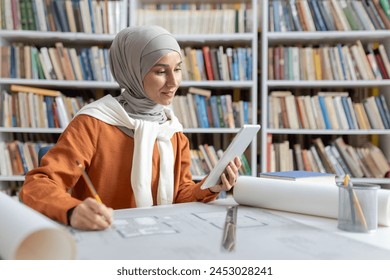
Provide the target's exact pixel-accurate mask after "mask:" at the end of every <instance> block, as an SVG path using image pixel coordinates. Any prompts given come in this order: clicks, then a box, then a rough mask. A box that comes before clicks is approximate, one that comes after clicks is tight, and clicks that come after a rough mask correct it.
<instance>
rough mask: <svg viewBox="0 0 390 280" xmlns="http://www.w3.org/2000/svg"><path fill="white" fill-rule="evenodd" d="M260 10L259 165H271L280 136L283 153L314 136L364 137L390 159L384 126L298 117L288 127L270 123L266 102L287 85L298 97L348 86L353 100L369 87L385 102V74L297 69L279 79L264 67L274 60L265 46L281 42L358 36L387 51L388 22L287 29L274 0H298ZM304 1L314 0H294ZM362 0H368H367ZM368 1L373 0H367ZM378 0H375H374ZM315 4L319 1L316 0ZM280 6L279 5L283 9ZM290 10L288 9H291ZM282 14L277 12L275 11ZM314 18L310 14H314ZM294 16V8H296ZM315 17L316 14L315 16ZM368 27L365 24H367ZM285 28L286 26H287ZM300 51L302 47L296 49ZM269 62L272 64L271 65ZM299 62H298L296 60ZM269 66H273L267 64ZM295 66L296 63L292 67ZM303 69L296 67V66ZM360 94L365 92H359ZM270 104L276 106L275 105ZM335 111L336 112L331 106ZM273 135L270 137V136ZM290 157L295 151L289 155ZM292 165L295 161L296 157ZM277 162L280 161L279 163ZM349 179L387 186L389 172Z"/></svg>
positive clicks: (320, 43) (309, 43)
mask: <svg viewBox="0 0 390 280" xmlns="http://www.w3.org/2000/svg"><path fill="white" fill-rule="evenodd" d="M261 2H262V3H261V11H262V15H261V16H262V22H261V26H262V28H261V45H260V46H259V49H261V51H260V52H259V56H260V61H261V63H260V65H259V68H260V71H261V74H260V77H261V78H260V84H261V86H260V91H259V92H260V97H259V99H260V101H259V103H260V104H261V125H262V129H261V141H260V155H261V171H262V172H266V171H267V170H269V169H270V168H274V166H270V158H271V156H270V155H271V154H272V153H271V152H270V147H271V145H270V143H271V141H272V144H276V143H277V142H279V143H281V142H283V141H289V142H287V147H284V149H285V150H284V151H285V156H286V157H288V154H289V153H290V154H291V155H292V154H294V152H295V150H294V144H297V143H299V144H301V149H303V148H305V149H310V147H311V146H312V145H313V139H316V138H319V139H321V140H322V141H323V143H324V145H330V144H331V143H333V141H334V140H335V139H337V138H339V137H342V138H343V139H344V140H345V141H346V142H347V143H348V141H350V142H349V143H350V144H351V145H355V147H357V146H358V145H360V144H361V143H359V142H361V141H363V140H365V138H368V140H369V141H370V142H373V143H377V144H378V146H379V148H380V149H381V150H382V151H383V153H384V155H385V159H386V160H387V161H390V145H389V143H390V142H389V140H390V130H389V129H388V128H387V129H386V128H377V127H375V126H372V127H374V128H372V127H371V128H368V129H362V128H360V127H357V128H354V129H352V128H351V127H342V126H340V127H338V128H337V129H336V128H334V127H332V126H331V127H328V128H326V129H325V128H318V127H316V128H312V127H306V128H304V127H303V124H302V123H300V126H299V127H295V128H290V127H288V126H284V127H285V128H284V127H283V126H279V127H275V126H274V123H273V122H272V119H271V117H270V115H272V108H273V107H270V100H273V97H272V98H270V96H271V92H273V91H290V92H291V93H292V94H293V96H294V97H295V98H296V99H295V100H297V99H298V98H297V96H300V95H303V96H304V95H310V96H311V97H313V96H314V95H316V94H317V93H318V92H331V91H333V92H335V91H347V92H348V95H349V96H350V97H351V98H352V99H353V100H354V102H357V101H356V100H357V99H358V97H359V95H360V94H361V93H362V92H364V94H367V93H368V95H371V94H372V93H374V92H375V93H376V94H379V95H382V96H383V97H384V100H385V103H386V104H387V106H389V104H390V80H389V79H381V80H377V79H367V78H366V79H364V78H362V77H361V78H359V77H358V79H355V80H351V79H349V80H348V79H343V78H340V79H334V78H333V79H329V78H328V79H326V78H322V79H319V78H317V77H315V76H314V78H313V76H311V77H312V78H308V77H305V78H302V73H298V75H297V76H295V79H294V78H291V79H290V77H291V76H288V77H287V78H280V77H278V79H277V78H276V77H275V76H272V74H270V70H269V68H270V67H271V66H270V63H273V61H274V56H270V54H269V50H270V49H272V48H275V47H278V46H283V47H285V48H288V47H300V48H301V49H302V48H305V47H311V48H312V49H315V48H317V49H320V48H322V47H324V46H328V47H329V46H330V47H332V46H337V44H341V45H342V46H348V47H350V46H352V45H354V44H356V42H357V41H360V42H361V43H362V45H363V47H364V50H365V51H367V50H368V45H369V44H372V43H376V44H383V46H384V47H385V49H386V54H387V56H389V55H390V31H389V28H388V26H387V28H386V27H385V28H383V29H379V28H374V29H366V30H365V28H364V27H360V29H359V28H355V29H353V28H352V29H351V28H345V29H341V30H322V31H319V30H321V29H319V28H320V27H319V25H316V24H318V23H317V22H316V24H315V26H316V27H317V29H316V27H314V29H313V27H312V29H309V28H308V27H307V29H306V30H305V29H302V30H301V31H295V29H291V28H289V27H288V26H286V24H290V27H291V25H293V24H294V23H293V20H291V21H288V20H286V19H281V18H278V20H277V21H275V16H276V17H277V16H278V15H276V14H275V13H274V9H279V8H277V7H279V4H281V3H282V4H283V3H288V5H287V6H286V5H284V4H283V5H281V6H282V7H285V8H286V9H287V10H288V9H290V12H287V14H289V13H291V8H290V4H291V3H293V4H294V5H295V4H296V7H297V6H298V4H297V2H298V1H287V2H286V1H271V0H270V1H261ZM299 2H301V3H300V4H299V5H301V4H302V2H306V4H307V5H308V7H313V6H311V5H313V3H311V2H313V1H311V0H309V1H299ZM315 2H320V1H315ZM322 2H323V1H322ZM325 2H328V3H329V4H330V5H332V4H333V3H331V2H338V3H336V4H339V5H341V8H343V7H344V6H343V5H352V4H351V3H352V2H365V1H325ZM366 2H367V3H368V2H370V1H366ZM371 2H373V1H371ZM378 2H379V1H378ZM315 5H319V3H316V4H315ZM282 10H283V9H282ZM312 10H313V9H312ZM291 14H292V13H291ZM279 15H281V14H279ZM313 18H314V19H315V16H313ZM298 19H299V14H298ZM317 21H318V20H317ZM276 22H278V23H280V25H278V26H276V25H275V24H276ZM367 28H368V27H367ZM288 30H290V31H288ZM300 54H301V53H300ZM283 62H284V63H285V64H287V63H288V61H287V60H286V59H285V60H284V61H283ZM272 66H273V65H272ZM301 68H302V64H301ZM271 69H272V67H271ZM296 69H297V68H296ZM299 71H302V70H301V69H298V72H299ZM308 71H312V72H316V70H315V69H314V68H310V69H309V70H308ZM363 99H364V98H363ZM274 110H275V109H274ZM336 113H337V114H338V112H337V111H336ZM271 139H272V140H271ZM286 149H287V150H288V149H290V151H289V152H288V151H286ZM293 158H294V160H295V158H296V157H295V155H294V156H293ZM295 164H296V165H297V163H295ZM279 167H280V165H279ZM352 180H353V181H354V182H368V183H376V184H380V185H382V186H386V185H389V184H390V179H389V178H383V177H381V178H376V177H374V176H370V177H366V176H364V177H361V176H355V177H354V178H352ZM338 181H341V178H340V177H339V178H338Z"/></svg>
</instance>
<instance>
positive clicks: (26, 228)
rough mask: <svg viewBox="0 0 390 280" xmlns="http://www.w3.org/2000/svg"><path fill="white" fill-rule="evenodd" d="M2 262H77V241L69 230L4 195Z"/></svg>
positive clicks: (0, 208) (0, 203) (1, 203)
mask: <svg viewBox="0 0 390 280" xmlns="http://www.w3.org/2000/svg"><path fill="white" fill-rule="evenodd" d="M0 229H1V230H0V258H2V259H6V260H32V259H36V260H52V259H59V260H68V259H75V258H76V254H77V247H76V241H75V239H74V237H73V236H72V235H71V234H70V232H69V231H68V230H67V229H66V228H65V226H63V225H60V224H58V223H56V222H54V221H53V220H51V219H49V218H47V217H46V216H44V215H42V214H41V213H39V212H37V211H35V210H33V209H32V208H30V207H28V206H26V205H24V204H22V203H20V202H19V201H17V200H16V199H14V198H11V197H10V196H8V195H6V194H4V193H1V192H0Z"/></svg>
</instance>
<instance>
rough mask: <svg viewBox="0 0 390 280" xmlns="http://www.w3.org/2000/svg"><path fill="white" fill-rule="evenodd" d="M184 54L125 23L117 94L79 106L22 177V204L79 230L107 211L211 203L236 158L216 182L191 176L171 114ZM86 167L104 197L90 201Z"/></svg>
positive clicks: (164, 34)
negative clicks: (207, 186) (208, 183)
mask: <svg viewBox="0 0 390 280" xmlns="http://www.w3.org/2000/svg"><path fill="white" fill-rule="evenodd" d="M181 65H182V58H181V54H180V47H179V44H178V43H177V41H176V40H175V38H174V37H173V36H172V35H171V34H170V33H169V32H168V31H166V30H165V29H163V28H161V27H158V26H141V27H129V28H126V29H124V30H122V31H121V32H119V33H118V34H117V36H116V37H115V39H114V41H113V43H112V45H111V47H110V68H111V72H112V75H113V77H114V78H115V80H116V81H117V82H118V84H119V86H120V88H121V89H122V93H121V94H120V95H119V96H118V97H112V96H111V95H107V96H105V97H103V98H101V99H99V100H97V101H95V102H93V103H91V104H88V105H87V106H85V107H83V108H82V109H81V110H80V111H79V112H78V114H77V115H76V117H75V118H74V119H73V120H72V121H71V122H70V124H69V125H68V126H67V128H66V129H65V130H64V132H63V133H62V134H61V136H60V137H59V139H58V141H57V143H56V144H55V145H54V146H53V148H51V149H50V151H49V152H48V153H47V154H46V155H45V156H44V157H43V158H42V161H41V166H40V167H38V168H36V169H34V170H32V171H30V172H29V173H28V174H27V175H26V179H25V183H24V185H23V187H22V189H21V193H20V198H21V199H22V201H23V202H24V203H25V204H26V205H28V206H30V207H32V208H34V209H35V210H37V211H39V212H41V213H43V214H45V215H46V216H48V217H50V218H52V219H54V220H57V221H59V222H62V223H64V224H69V225H71V226H72V227H74V228H78V229H85V230H102V229H105V228H107V227H109V226H110V225H111V223H112V210H113V209H123V208H130V207H147V206H152V205H162V204H172V203H181V202H191V201H203V202H209V201H211V200H213V199H215V198H216V197H217V195H218V193H219V192H220V191H222V190H230V189H231V188H232V187H233V185H234V183H235V181H236V178H237V176H238V169H239V168H240V166H241V161H240V160H239V159H238V158H236V159H235V160H234V161H232V162H230V163H229V165H228V166H227V167H226V169H225V172H224V174H223V175H222V176H221V181H222V183H221V185H216V186H213V187H212V188H210V189H206V190H201V189H200V186H201V185H202V182H199V183H195V182H193V181H192V175H191V172H190V162H191V159H190V150H189V141H188V138H187V137H186V136H185V135H184V134H183V128H182V126H181V124H180V123H179V121H178V120H177V118H176V117H175V116H174V114H173V112H172V111H171V110H170V109H169V108H168V107H167V106H166V105H169V104H171V103H172V100H173V98H174V96H175V93H176V91H177V89H178V87H179V85H180V83H181V79H182V74H181ZM76 162H80V163H81V164H82V165H83V166H85V169H86V171H87V173H88V175H89V177H90V179H91V181H92V183H93V185H94V187H95V189H96V191H97V193H98V195H99V197H100V198H101V200H102V203H99V202H98V201H97V200H95V199H94V198H92V195H91V192H90V191H89V189H88V186H87V184H86V182H85V180H84V178H83V177H82V170H80V168H79V167H78V165H77V163H76Z"/></svg>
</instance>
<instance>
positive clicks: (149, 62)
mask: <svg viewBox="0 0 390 280" xmlns="http://www.w3.org/2000/svg"><path fill="white" fill-rule="evenodd" d="M172 51H176V52H177V53H178V54H179V55H181V53H180V46H179V44H178V43H177V41H176V39H175V38H174V37H173V36H172V34H170V33H169V32H168V31H167V30H165V29H164V28H162V27H160V26H154V25H153V26H139V27H128V28H125V29H123V30H122V31H120V32H119V33H118V34H117V35H116V37H115V39H114V41H113V42H112V45H111V48H110V68H111V72H112V75H113V77H114V79H115V80H116V81H117V82H118V84H119V86H120V87H121V88H122V89H123V90H124V91H123V92H122V94H121V95H120V96H119V97H118V101H119V103H120V104H121V105H122V106H123V107H124V108H125V110H126V112H127V113H128V114H129V116H130V117H132V118H134V119H142V120H147V121H157V122H159V123H163V122H164V121H165V120H166V115H165V114H164V106H162V105H159V104H156V103H155V102H154V101H152V100H150V99H149V98H148V97H147V96H146V94H145V92H144V88H143V79H144V77H145V75H146V73H148V72H149V70H150V69H151V68H152V66H153V65H154V64H156V63H157V61H158V60H160V58H161V57H163V56H164V55H166V54H168V53H170V52H172Z"/></svg>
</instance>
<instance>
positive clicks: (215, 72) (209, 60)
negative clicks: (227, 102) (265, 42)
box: [181, 45, 252, 81]
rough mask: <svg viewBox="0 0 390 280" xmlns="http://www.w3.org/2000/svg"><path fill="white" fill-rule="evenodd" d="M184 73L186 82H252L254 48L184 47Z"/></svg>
mask: <svg viewBox="0 0 390 280" xmlns="http://www.w3.org/2000/svg"><path fill="white" fill-rule="evenodd" d="M181 53H182V58H183V62H184V63H183V65H182V73H183V79H184V80H192V81H206V80H210V81H212V80H224V81H250V80H252V48H250V47H236V48H232V47H224V46H219V47H214V46H208V45H205V46H203V47H201V48H192V47H184V48H183V49H182V51H181Z"/></svg>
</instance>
